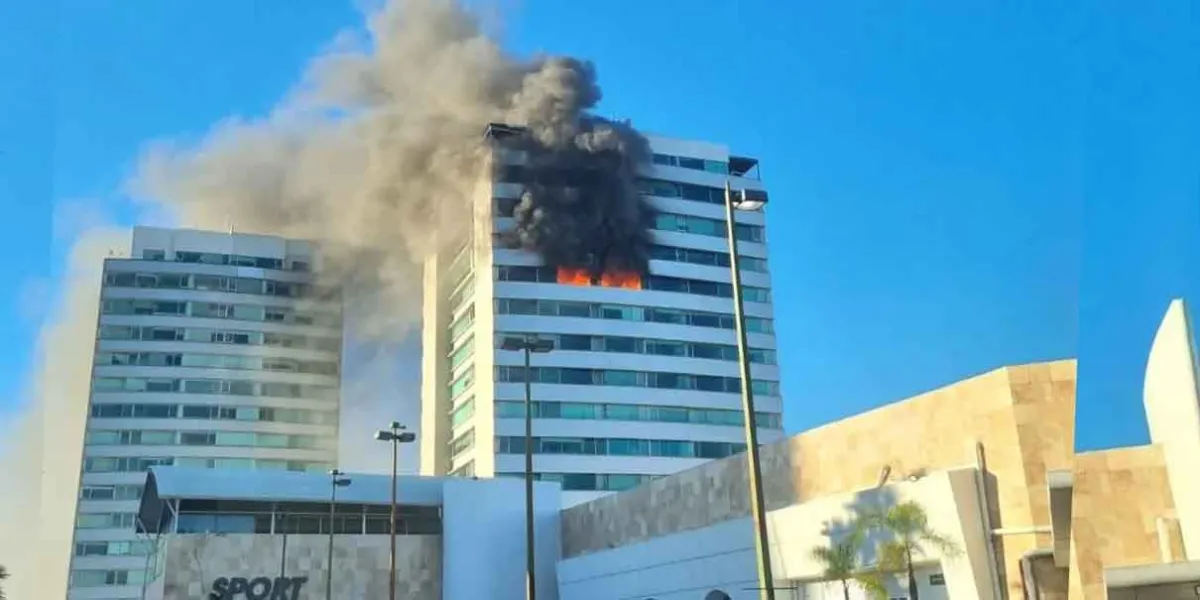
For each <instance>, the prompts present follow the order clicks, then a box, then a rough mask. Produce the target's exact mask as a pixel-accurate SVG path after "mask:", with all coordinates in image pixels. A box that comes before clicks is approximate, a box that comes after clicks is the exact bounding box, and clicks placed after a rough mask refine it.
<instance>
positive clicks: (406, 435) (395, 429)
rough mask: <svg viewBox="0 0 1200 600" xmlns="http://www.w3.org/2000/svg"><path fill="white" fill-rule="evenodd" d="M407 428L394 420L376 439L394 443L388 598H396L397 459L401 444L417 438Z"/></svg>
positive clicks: (376, 433)
mask: <svg viewBox="0 0 1200 600" xmlns="http://www.w3.org/2000/svg"><path fill="white" fill-rule="evenodd" d="M405 429H407V427H405V426H403V425H401V424H400V422H399V421H392V422H391V424H389V425H388V428H387V429H380V430H379V431H376V432H375V439H377V440H379V441H381V442H391V443H392V510H391V515H392V518H391V526H390V529H389V533H390V534H391V536H392V543H391V544H390V545H389V546H388V565H389V567H388V572H389V573H391V579H389V580H388V600H396V461H397V457H398V455H399V454H400V444H410V443H412V442H413V441H415V440H416V439H417V436H416V434H414V433H412V432H410V431H404V430H405Z"/></svg>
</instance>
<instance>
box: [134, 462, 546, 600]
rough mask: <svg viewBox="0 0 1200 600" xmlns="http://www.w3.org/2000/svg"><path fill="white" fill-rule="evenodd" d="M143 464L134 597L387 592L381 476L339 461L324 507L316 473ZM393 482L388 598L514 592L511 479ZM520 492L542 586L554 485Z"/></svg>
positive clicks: (377, 595) (517, 485)
mask: <svg viewBox="0 0 1200 600" xmlns="http://www.w3.org/2000/svg"><path fill="white" fill-rule="evenodd" d="M143 478H144V479H145V480H146V487H145V493H144V494H143V496H142V500H141V505H140V510H139V513H138V514H139V522H140V524H141V527H140V530H141V532H142V533H141V534H139V535H141V536H142V537H143V538H144V539H146V540H148V541H149V542H150V543H151V544H153V545H154V548H155V549H156V553H155V555H154V557H153V563H152V564H154V565H155V567H156V568H153V569H151V571H150V572H151V575H150V577H148V578H147V580H146V582H145V592H146V596H145V597H146V598H147V599H148V600H195V599H206V598H210V596H209V594H212V593H214V592H218V595H217V596H216V598H228V599H231V600H232V599H233V598H236V599H237V600H242V598H260V599H264V600H265V599H266V598H276V597H278V598H288V599H294V600H307V599H316V598H325V597H326V595H325V590H326V585H329V589H330V592H331V594H330V596H329V597H332V598H336V599H338V600H352V599H353V600H368V599H369V600H379V599H383V598H387V597H388V574H389V562H388V560H389V556H388V541H389V539H390V538H389V535H388V534H389V533H390V528H389V522H388V519H389V514H390V510H391V507H390V504H389V503H390V498H391V490H390V487H391V480H390V478H389V477H386V476H380V475H357V474H355V475H351V476H350V483H349V485H347V486H345V487H340V488H338V492H337V498H336V501H337V508H336V513H335V517H334V519H333V520H332V521H331V520H330V517H329V501H330V495H331V491H332V486H331V481H330V477H329V476H328V475H317V474H309V473H287V472H279V471H276V472H271V473H249V472H245V471H242V472H225V473H220V472H217V471H200V470H195V469H185V468H184V469H181V468H178V467H155V468H154V469H153V471H152V472H151V474H150V475H148V476H143ZM396 490H397V496H398V500H397V520H396V523H397V526H396V530H397V538H396V565H397V573H398V574H399V576H398V577H397V583H398V586H397V594H396V597H397V598H403V599H405V600H438V599H447V600H451V599H453V600H478V599H481V598H488V599H500V598H523V597H524V594H525V524H524V523H525V503H524V487H523V484H522V482H521V481H519V480H514V479H489V480H473V479H469V478H458V477H415V476H401V477H399V479H398V483H397V486H396ZM534 498H535V506H536V507H537V512H536V513H535V516H534V519H535V523H536V525H537V532H538V536H537V539H536V542H535V544H536V545H535V548H536V550H535V553H536V557H537V564H538V567H537V573H538V576H537V581H538V591H539V598H546V599H548V600H551V599H553V598H555V597H557V590H556V589H555V578H554V569H555V563H556V560H557V558H558V555H559V535H558V514H559V506H560V498H559V486H558V485H557V484H555V483H549V482H541V483H537V484H536V485H535V488H534ZM331 523H332V525H331ZM331 526H332V527H333V528H334V531H335V533H336V535H334V536H333V538H332V542H333V556H332V572H333V574H334V578H333V580H332V581H328V574H329V573H330V569H329V566H330V561H329V559H330V554H329V543H330V536H329V533H330V528H331ZM295 578H300V579H299V580H297V579H295ZM222 590H224V591H225V592H227V593H228V594H229V595H227V596H220V595H219V592H221V591H222ZM139 591H140V587H139ZM271 594H279V595H271Z"/></svg>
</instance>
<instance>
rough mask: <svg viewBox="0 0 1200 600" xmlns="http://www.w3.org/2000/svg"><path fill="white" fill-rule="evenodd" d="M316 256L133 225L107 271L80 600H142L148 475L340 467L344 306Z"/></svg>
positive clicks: (288, 243)
mask: <svg viewBox="0 0 1200 600" xmlns="http://www.w3.org/2000/svg"><path fill="white" fill-rule="evenodd" d="M316 259H317V257H316V256H315V254H314V248H313V247H312V246H311V245H310V244H308V243H305V242H298V241H292V240H287V239H283V238H278V237H270V236H261V235H243V234H234V233H218V232H207V231H194V230H171V229H157V228H136V229H135V230H134V233H133V241H132V252H131V253H130V258H119V259H118V258H110V259H108V260H107V261H106V262H105V266H104V280H103V282H102V285H103V287H102V288H101V298H100V314H99V319H98V328H97V334H96V345H95V360H94V366H93V369H92V387H91V390H92V391H91V394H90V400H89V403H88V411H89V412H88V420H87V426H86V437H85V440H84V449H83V457H82V464H81V472H82V475H81V479H80V489H79V503H78V508H77V510H76V515H75V516H76V528H75V534H74V544H73V548H72V552H73V555H72V559H71V572H70V592H69V594H68V596H69V598H71V599H72V600H74V599H76V598H80V599H81V598H104V599H111V600H117V599H132V598H140V597H141V591H142V586H141V583H142V581H143V578H144V577H145V573H146V569H147V568H153V566H152V563H151V562H150V561H149V560H148V558H149V556H150V554H149V551H150V541H149V539H147V538H145V537H144V536H142V537H139V536H138V535H137V534H135V532H134V529H135V528H134V519H135V515H136V513H137V509H138V495H139V493H140V490H141V488H142V486H143V484H144V482H145V478H146V470H147V469H148V468H149V467H151V466H154V465H171V464H173V465H181V466H192V467H204V468H221V469H225V468H229V469H278V470H290V471H324V470H327V469H329V468H331V467H332V466H333V465H334V464H335V461H336V454H337V433H338V404H339V397H338V394H339V382H340V378H339V371H340V368H341V365H340V362H341V347H342V328H341V322H342V316H341V300H340V295H339V294H338V293H337V291H336V290H329V289H325V288H323V287H321V286H320V285H318V284H317V282H316V281H314V276H313V271H314V268H315V266H316V265H315V264H314V261H315V260H316ZM84 343H87V341H84ZM222 518H226V517H222ZM230 518H233V519H242V520H243V521H245V523H240V524H238V523H233V524H227V525H230V526H231V527H235V529H228V528H225V529H223V530H226V529H228V530H230V531H233V530H236V526H239V525H243V526H244V527H245V528H248V529H249V530H250V531H253V530H254V516H253V515H244V516H242V517H230ZM185 521H186V518H185V516H180V520H179V523H180V525H181V526H185Z"/></svg>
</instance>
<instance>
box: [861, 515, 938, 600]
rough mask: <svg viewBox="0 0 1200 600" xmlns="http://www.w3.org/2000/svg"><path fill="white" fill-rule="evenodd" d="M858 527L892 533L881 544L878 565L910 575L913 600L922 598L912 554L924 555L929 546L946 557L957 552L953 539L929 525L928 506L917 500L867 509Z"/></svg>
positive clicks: (864, 529) (910, 597) (864, 530)
mask: <svg viewBox="0 0 1200 600" xmlns="http://www.w3.org/2000/svg"><path fill="white" fill-rule="evenodd" d="M857 526H858V527H857V529H858V531H859V532H860V533H865V532H866V531H868V530H877V531H883V532H886V533H888V534H891V538H892V539H890V540H887V541H884V542H880V544H879V567H880V568H881V569H885V570H889V571H905V572H906V573H907V574H908V597H909V599H910V600H919V598H918V595H917V576H916V574H915V573H914V572H913V555H917V554H923V553H924V552H925V550H926V548H934V549H936V550H939V551H940V552H941V553H942V555H943V556H954V555H955V554H957V553H958V547H957V545H955V543H954V541H953V540H951V539H950V538H947V537H946V536H944V535H942V534H940V533H938V532H936V531H934V530H933V528H931V527H930V526H929V516H928V515H927V514H926V513H925V508H924V507H922V506H921V505H920V504H917V503H916V502H911V501H909V502H901V503H900V504H895V505H892V506H890V507H887V508H885V509H874V510H870V511H866V512H864V513H863V514H862V515H861V516H860V517H859V519H858V521H857Z"/></svg>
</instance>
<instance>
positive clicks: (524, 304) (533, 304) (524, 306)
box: [506, 298, 538, 315]
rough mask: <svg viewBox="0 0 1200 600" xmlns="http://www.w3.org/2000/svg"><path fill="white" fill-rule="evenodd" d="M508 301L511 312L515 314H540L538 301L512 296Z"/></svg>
mask: <svg viewBox="0 0 1200 600" xmlns="http://www.w3.org/2000/svg"><path fill="white" fill-rule="evenodd" d="M506 302H507V303H508V312H509V314H514V315H536V314H538V301H537V300H525V299H518V298H512V299H509V300H507V301H506Z"/></svg>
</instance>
